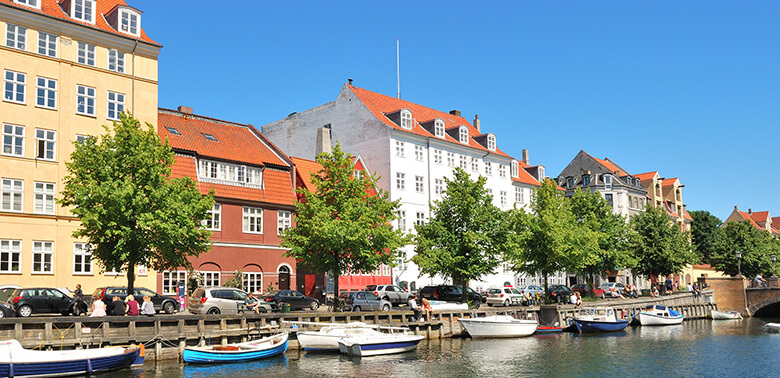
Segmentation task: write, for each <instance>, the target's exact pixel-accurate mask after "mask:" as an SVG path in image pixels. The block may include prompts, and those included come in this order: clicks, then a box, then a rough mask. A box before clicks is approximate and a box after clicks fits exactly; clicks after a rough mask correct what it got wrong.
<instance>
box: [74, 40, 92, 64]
mask: <svg viewBox="0 0 780 378" xmlns="http://www.w3.org/2000/svg"><path fill="white" fill-rule="evenodd" d="M76 45H77V53H76V57H77V58H76V59H77V61H78V62H79V63H81V64H86V65H88V66H92V67H95V45H93V44H91V43H86V42H78V43H77V44H76Z"/></svg>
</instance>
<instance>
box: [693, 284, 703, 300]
mask: <svg viewBox="0 0 780 378" xmlns="http://www.w3.org/2000/svg"><path fill="white" fill-rule="evenodd" d="M693 296H694V297H696V298H698V297H700V296H701V289H699V284H698V283H696V282H694V283H693Z"/></svg>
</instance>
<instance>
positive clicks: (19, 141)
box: [3, 123, 25, 157]
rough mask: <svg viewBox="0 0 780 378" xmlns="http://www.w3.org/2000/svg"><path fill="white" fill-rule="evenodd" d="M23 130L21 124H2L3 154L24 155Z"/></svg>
mask: <svg viewBox="0 0 780 378" xmlns="http://www.w3.org/2000/svg"><path fill="white" fill-rule="evenodd" d="M24 131H25V130H24V126H22V125H13V124H10V123H4V124H3V155H9V156H19V157H24ZM7 141H10V143H7Z"/></svg>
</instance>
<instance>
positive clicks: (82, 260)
mask: <svg viewBox="0 0 780 378" xmlns="http://www.w3.org/2000/svg"><path fill="white" fill-rule="evenodd" d="M73 275H76V276H92V275H94V274H93V271H92V246H90V245H89V243H73Z"/></svg>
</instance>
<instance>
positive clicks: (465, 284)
mask: <svg viewBox="0 0 780 378" xmlns="http://www.w3.org/2000/svg"><path fill="white" fill-rule="evenodd" d="M460 289H461V290H463V293H461V297H460V301H461V302H463V303H469V290H468V289H469V286H468V281H467V280H463V282H462V283H461V284H460Z"/></svg>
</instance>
